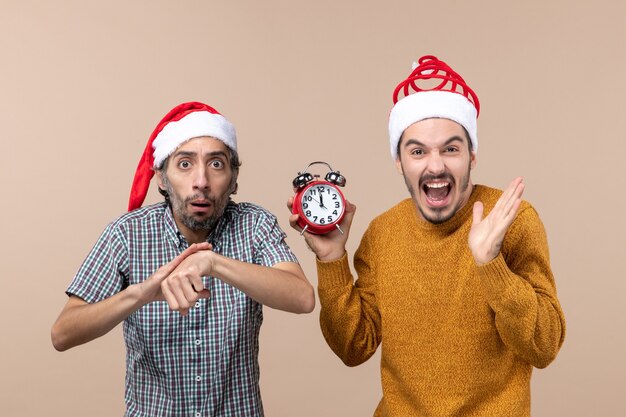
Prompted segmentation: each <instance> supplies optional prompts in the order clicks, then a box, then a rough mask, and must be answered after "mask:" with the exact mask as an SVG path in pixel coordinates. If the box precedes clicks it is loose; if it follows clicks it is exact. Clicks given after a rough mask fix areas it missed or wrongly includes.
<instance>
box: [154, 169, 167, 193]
mask: <svg viewBox="0 0 626 417" xmlns="http://www.w3.org/2000/svg"><path fill="white" fill-rule="evenodd" d="M156 177H157V184H158V186H159V188H160V189H161V190H165V184H163V171H162V170H158V171H156Z"/></svg>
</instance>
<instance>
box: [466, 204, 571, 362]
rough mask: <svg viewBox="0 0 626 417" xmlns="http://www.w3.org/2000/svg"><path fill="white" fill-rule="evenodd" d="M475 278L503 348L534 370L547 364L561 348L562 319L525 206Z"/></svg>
mask: <svg viewBox="0 0 626 417" xmlns="http://www.w3.org/2000/svg"><path fill="white" fill-rule="evenodd" d="M478 276H479V279H480V282H481V284H482V289H483V292H484V294H485V298H486V300H487V302H488V303H489V305H490V306H491V308H492V309H493V311H494V312H495V320H496V328H497V330H498V333H499V334H500V338H501V339H502V341H503V342H504V344H505V345H507V347H508V348H509V349H511V350H512V351H513V352H515V353H516V354H517V355H518V356H519V357H521V358H522V359H524V360H525V361H527V362H528V363H530V364H532V365H533V366H535V367H537V368H544V367H546V366H547V365H548V364H550V362H552V361H553V360H554V358H555V357H556V355H557V353H558V351H559V349H560V347H561V345H562V344H563V339H564V337H565V318H564V316H563V311H562V310H561V306H560V304H559V301H558V299H557V296H556V286H555V283H554V277H553V275H552V271H551V268H550V259H549V254H548V242H547V237H546V233H545V230H544V227H543V224H542V223H541V220H540V219H539V216H538V214H537V212H536V211H535V209H534V208H532V207H531V206H530V205H527V206H526V207H525V208H524V209H523V210H521V211H520V212H519V213H518V215H517V218H516V219H515V221H514V222H513V224H512V225H511V227H510V228H509V230H508V232H507V235H506V237H505V240H504V243H503V246H502V251H501V253H500V254H499V255H498V256H497V257H496V258H495V259H493V260H492V261H491V262H489V263H487V264H485V265H483V266H481V267H478Z"/></svg>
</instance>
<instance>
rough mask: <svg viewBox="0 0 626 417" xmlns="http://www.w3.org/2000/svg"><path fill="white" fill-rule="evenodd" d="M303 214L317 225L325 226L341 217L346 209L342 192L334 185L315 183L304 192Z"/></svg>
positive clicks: (302, 199) (302, 200)
mask: <svg viewBox="0 0 626 417" xmlns="http://www.w3.org/2000/svg"><path fill="white" fill-rule="evenodd" d="M300 201H301V205H302V214H303V215H304V217H306V219H307V220H308V221H309V222H310V223H313V224H315V225H320V226H325V225H329V224H333V223H336V222H337V221H338V220H339V219H341V217H342V215H343V211H344V210H345V205H344V200H343V198H342V194H341V192H340V191H339V189H337V188H336V187H335V186H334V185H331V184H327V183H315V184H312V185H310V186H309V187H308V188H307V189H305V190H304V192H303V193H302V198H301V200H300Z"/></svg>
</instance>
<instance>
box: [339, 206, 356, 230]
mask: <svg viewBox="0 0 626 417" xmlns="http://www.w3.org/2000/svg"><path fill="white" fill-rule="evenodd" d="M354 213H356V206H355V205H354V204H352V203H351V202H349V201H348V200H346V214H345V215H344V216H343V221H342V223H343V224H344V225H345V226H348V228H349V227H350V225H351V224H352V219H354Z"/></svg>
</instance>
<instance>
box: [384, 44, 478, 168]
mask: <svg viewBox="0 0 626 417" xmlns="http://www.w3.org/2000/svg"><path fill="white" fill-rule="evenodd" d="M430 79H435V80H441V81H440V82H439V81H438V84H437V85H436V86H434V87H430V88H423V87H419V86H418V85H417V82H418V81H420V80H430ZM400 92H402V94H403V97H402V98H401V99H398V96H399V95H400ZM393 103H394V106H393V108H392V109H391V113H390V114H389V142H390V147H391V156H392V157H393V159H396V158H397V157H398V153H397V152H398V142H400V137H401V136H402V133H403V132H404V130H405V129H406V128H407V127H409V126H411V125H412V124H413V123H416V122H419V121H420V120H424V119H430V118H435V117H439V118H443V119H450V120H452V121H454V122H457V123H458V124H460V125H461V126H463V127H464V128H465V129H466V130H467V132H468V133H469V137H470V140H471V141H472V147H473V151H474V152H476V151H477V150H478V136H477V135H476V131H477V129H476V120H477V119H478V114H479V113H480V102H479V101H478V96H477V95H476V94H475V93H474V91H473V90H472V89H471V88H470V87H469V86H468V85H467V83H466V82H465V80H463V78H462V77H461V76H460V75H459V74H457V73H456V72H455V71H454V70H452V68H450V67H449V66H448V64H446V63H445V62H443V61H440V60H439V59H437V58H436V57H434V56H432V55H425V56H423V57H421V58H420V59H419V65H417V64H414V69H413V71H412V72H411V74H410V75H409V76H408V78H407V79H406V80H404V81H402V82H401V83H400V84H398V86H397V87H396V89H395V90H394V92H393Z"/></svg>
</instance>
